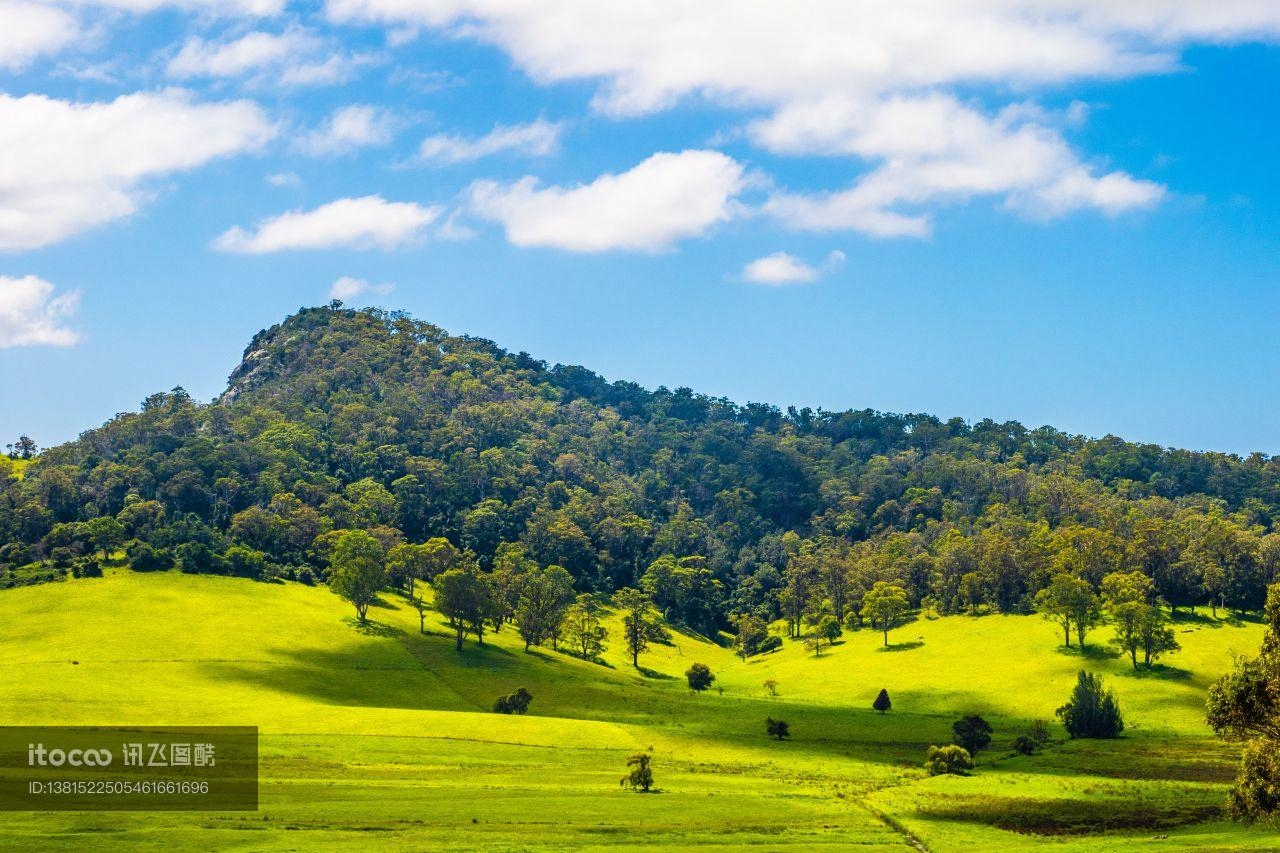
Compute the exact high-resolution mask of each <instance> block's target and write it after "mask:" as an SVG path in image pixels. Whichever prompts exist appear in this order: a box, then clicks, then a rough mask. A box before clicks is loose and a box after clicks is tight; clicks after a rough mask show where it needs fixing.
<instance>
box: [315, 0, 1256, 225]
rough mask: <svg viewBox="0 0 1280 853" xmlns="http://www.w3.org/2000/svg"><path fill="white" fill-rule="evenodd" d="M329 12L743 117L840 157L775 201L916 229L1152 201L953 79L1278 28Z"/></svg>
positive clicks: (1103, 70)
mask: <svg viewBox="0 0 1280 853" xmlns="http://www.w3.org/2000/svg"><path fill="white" fill-rule="evenodd" d="M327 14H328V16H329V17H330V19H331V20H333V21H336V22H365V23H367V22H378V23H383V24H385V25H387V26H388V27H391V28H400V27H417V28H425V29H432V30H436V31H438V32H442V33H444V34H445V35H447V36H451V37H465V38H471V39H475V40H478V41H481V42H485V43H488V44H492V45H495V46H497V47H499V48H500V49H502V50H503V51H505V52H506V53H507V54H508V55H509V56H510V57H511V58H512V60H513V61H514V63H515V64H516V65H517V66H518V67H520V68H521V69H523V70H524V71H525V72H526V73H527V74H528V75H529V76H530V77H531V78H533V79H534V80H535V81H537V82H539V83H541V84H550V83H557V82H565V81H594V82H596V83H598V84H599V89H598V92H597V95H596V98H595V101H594V105H595V107H596V109H597V110H598V111H600V112H602V113H604V114H606V115H610V116H615V117H620V116H633V115H641V114H645V113H652V112H655V111H659V110H663V109H667V108H669V107H671V106H672V105H673V104H675V103H677V102H678V101H680V100H681V99H686V98H690V97H701V98H705V99H707V100H710V101H712V102H715V103H718V104H722V105H727V106H731V107H735V108H744V109H747V110H751V111H755V112H757V113H758V114H759V116H760V117H759V119H758V120H757V121H754V122H752V124H751V126H750V128H749V131H750V133H749V135H750V138H751V139H752V140H753V141H754V142H756V144H758V145H761V146H763V147H765V148H768V149H770V150H772V151H775V152H779V153H783V154H787V155H792V156H812V155H815V154H825V155H833V156H840V157H845V158H848V160H849V161H850V164H851V165H850V179H851V181H852V182H851V184H850V185H849V186H848V187H847V188H845V189H843V190H839V191H830V190H829V191H827V192H821V193H814V194H807V195H788V194H780V195H779V196H778V198H776V199H775V200H774V202H773V203H772V205H771V209H772V211H773V212H775V213H777V214H778V215H781V216H785V217H787V218H788V219H789V220H790V222H791V224H793V225H795V226H796V227H803V228H819V229H825V228H851V229H857V230H861V231H864V232H867V233H870V234H875V235H911V236H923V235H926V234H928V233H929V230H930V227H931V216H930V214H931V213H932V211H933V210H934V209H936V208H937V207H938V206H939V205H943V204H947V203H955V202H962V201H964V200H967V199H970V198H974V197H989V198H991V199H993V200H995V201H996V202H998V203H1000V204H1003V205H1004V206H1005V207H1007V208H1009V209H1012V210H1016V211H1018V212H1020V213H1022V214H1024V215H1027V216H1031V217H1035V218H1048V217H1052V216H1060V215H1063V214H1065V213H1068V212H1071V211H1073V210H1079V209H1095V210H1100V211H1102V212H1104V213H1108V214H1114V213H1119V212H1122V211H1125V210H1130V209H1134V208H1141V207H1146V206H1149V205H1151V204H1154V203H1156V202H1158V201H1159V200H1160V198H1161V197H1162V196H1163V195H1164V189H1163V188H1162V187H1160V186H1159V185H1157V184H1154V183H1151V182H1147V181H1143V180H1140V179H1137V178H1134V177H1132V176H1130V175H1128V174H1126V173H1124V172H1121V171H1115V170H1108V169H1107V168H1106V167H1102V166H1096V165H1094V164H1092V163H1090V162H1088V160H1087V158H1085V157H1082V156H1081V155H1079V154H1078V153H1077V152H1076V151H1074V150H1073V148H1072V146H1071V145H1070V144H1069V143H1068V142H1067V141H1066V139H1065V137H1064V136H1063V133H1064V132H1065V129H1066V128H1068V127H1070V126H1071V125H1072V124H1073V123H1078V122H1080V121H1083V120H1084V118H1085V116H1086V111H1085V110H1083V109H1081V108H1078V107H1075V108H1072V109H1070V110H1068V111H1067V114H1066V115H1065V116H1064V117H1063V119H1062V120H1061V121H1059V120H1057V119H1055V118H1053V117H1046V116H1044V115H1042V114H1039V113H1038V111H1036V110H1035V109H1032V108H1030V107H1029V106H1028V105H1027V104H1019V103H1008V102H1007V100H1006V101H1004V102H1002V100H1003V99H1001V98H1000V96H999V95H998V94H987V95H985V96H984V97H985V102H983V103H977V104H969V103H962V102H960V101H959V99H958V98H957V95H956V93H957V92H958V91H960V90H965V91H983V92H987V93H999V92H1008V91H1021V92H1027V91H1030V90H1033V89H1034V88H1035V87H1037V86H1055V87H1060V86H1061V85H1063V84H1065V83H1069V82H1072V81H1079V80H1086V79H1107V78H1118V77H1129V76H1134V75H1141V74H1150V73H1163V72H1167V71H1170V70H1173V69H1175V68H1177V67H1179V63H1180V54H1181V52H1182V50H1183V49H1184V48H1185V47H1187V46H1189V45H1194V44H1203V43H1213V44H1224V43H1236V42H1242V41H1249V40H1262V41H1272V42H1274V41H1277V40H1280V3H1276V2H1274V0H1217V2H1213V3H1209V2H1204V0H1126V2H1117V0H950V2H939V0H793V2H788V3H779V2H776V0H700V2H696V3H690V2H686V0H648V2H645V3H630V4H621V5H620V4H615V3H599V2H591V0H502V2H499V0H428V1H427V2H414V0H328V3H327Z"/></svg>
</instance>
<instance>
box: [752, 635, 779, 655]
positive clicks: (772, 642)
mask: <svg viewBox="0 0 1280 853" xmlns="http://www.w3.org/2000/svg"><path fill="white" fill-rule="evenodd" d="M780 648H782V638H781V637H779V636H778V635H777V634H770V635H769V636H767V637H765V638H764V639H763V640H761V641H760V645H758V646H756V654H761V655H762V654H764V653H765V652H772V651H774V650H776V649H780Z"/></svg>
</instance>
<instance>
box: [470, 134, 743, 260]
mask: <svg viewBox="0 0 1280 853" xmlns="http://www.w3.org/2000/svg"><path fill="white" fill-rule="evenodd" d="M746 184H747V180H746V177H745V174H744V170H743V167H742V165H741V164H739V163H737V162H736V161H734V160H733V159H731V158H730V157H727V156H725V155H724V154H721V153H719V152H717V151H682V152H680V153H659V154H654V155H653V156H652V157H649V158H648V159H647V160H645V161H644V162H642V163H640V164H639V165H637V166H635V167H634V168H632V169H630V170H629V171H626V172H622V173H621V174H616V175H614V174H608V175H602V176H600V177H598V178H596V179H595V180H594V181H592V182H591V183H590V184H586V185H582V186H573V187H559V186H550V187H544V186H541V185H540V184H539V182H538V181H537V180H536V179H535V178H528V177H527V178H523V179H521V180H519V181H516V182H515V183H511V184H499V183H495V182H492V181H480V182H477V183H476V184H473V185H472V187H471V191H470V209H471V211H472V212H473V213H474V214H476V215H478V216H480V217H482V218H484V219H489V220H492V221H495V222H499V223H501V224H502V226H503V227H504V228H505V229H506V233H507V239H508V240H510V241H511V242H512V243H513V244H515V245H517V246H545V247H552V248H557V249H564V250H567V251H571V252H603V251H608V250H611V249H623V250H631V251H642V252H656V251H661V250H663V249H666V248H669V247H670V246H671V245H672V244H673V243H675V242H676V241H678V240H681V239H683V238H688V237H696V236H698V235H700V234H703V233H705V232H706V231H708V230H709V229H710V228H711V227H712V226H714V225H716V224H717V223H720V222H724V221H725V220H727V219H729V218H730V217H731V216H732V214H733V212H734V199H735V197H736V196H737V195H738V194H739V193H740V192H741V191H742V190H743V189H744V188H745V187H746Z"/></svg>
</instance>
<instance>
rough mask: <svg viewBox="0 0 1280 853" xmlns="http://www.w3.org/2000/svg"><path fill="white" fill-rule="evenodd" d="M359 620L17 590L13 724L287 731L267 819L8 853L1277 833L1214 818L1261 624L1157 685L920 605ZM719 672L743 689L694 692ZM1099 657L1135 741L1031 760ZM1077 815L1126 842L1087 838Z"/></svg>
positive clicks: (1214, 644) (179, 584) (1223, 838)
mask: <svg viewBox="0 0 1280 853" xmlns="http://www.w3.org/2000/svg"><path fill="white" fill-rule="evenodd" d="M348 614H349V608H348V607H347V606H346V605H345V604H343V603H342V602H341V601H340V600H339V599H337V598H336V597H335V596H333V595H332V594H331V593H329V592H328V591H327V590H325V589H323V588H314V587H306V586H302V585H300V584H294V583H287V584H286V583H274V584H263V583H254V582H250V581H245V580H239V579H234V578H220V577H199V576H195V577H193V576H188V575H182V574H178V573H161V574H137V573H130V572H126V571H110V572H109V573H108V576H107V577H105V578H102V579H84V580H77V581H74V582H66V583H58V584H47V585H44V586H39V587H30V588H25V589H16V590H9V591H6V592H5V593H3V594H0V624H7V625H11V626H13V625H20V626H23V629H22V630H21V631H16V632H10V634H9V636H8V638H7V639H6V642H5V646H4V655H3V659H0V695H3V696H4V697H5V701H4V702H3V703H2V704H0V724H24V723H47V722H49V721H50V720H57V721H58V722H60V723H67V724H74V723H83V724H121V723H136V724H144V723H150V724H181V723H189V724H195V723H200V724H216V723H225V724H248V725H258V726H260V727H261V729H262V731H263V736H264V740H263V756H264V757H263V787H262V800H263V809H262V814H261V815H259V816H255V817H254V819H253V821H252V822H251V823H252V826H250V825H249V824H247V823H246V822H245V821H244V820H243V819H242V818H241V817H239V816H235V815H216V814H196V815H151V816H147V817H146V818H145V820H139V819H138V818H137V817H136V816H129V815H117V814H72V815H52V814H51V815H33V814H25V815H23V814H8V815H0V849H13V850H26V849H31V845H32V841H33V839H34V838H37V837H39V838H40V839H41V842H42V847H43V849H66V850H86V849H95V848H96V847H97V846H100V845H105V844H110V845H111V846H113V847H119V846H120V845H121V844H131V845H134V846H138V847H152V846H156V847H159V846H166V847H174V846H177V847H192V846H199V847H202V848H203V849H209V848H210V847H217V848H219V849H253V850H262V849H310V848H312V847H317V848H319V847H327V848H332V847H333V846H334V845H342V844H344V843H345V844H353V843H355V842H356V841H357V840H363V841H368V840H369V836H368V833H369V832H376V833H377V839H376V840H377V843H378V845H379V846H380V847H381V848H382V849H423V848H429V849H440V850H467V849H476V848H477V847H480V846H484V847H485V848H486V849H498V850H501V849H512V850H516V849H530V848H531V846H534V845H535V842H534V839H535V838H536V844H537V845H541V846H542V848H543V849H548V850H566V849H575V850H577V849H581V850H590V849H608V848H615V847H616V848H622V847H635V846H639V845H646V846H649V847H650V848H651V849H689V848H696V849H703V850H719V849H725V850H728V849H735V848H740V847H741V846H742V845H750V844H762V845H764V846H766V847H767V848H768V849H771V850H788V849H795V850H800V849H809V848H814V847H818V848H821V847H830V848H831V849H849V848H850V847H851V846H852V847H857V848H859V849H899V850H905V849H908V848H907V846H906V839H905V837H904V836H903V835H902V834H901V832H900V831H899V830H900V828H901V827H907V828H909V829H910V831H911V832H912V833H913V834H914V835H915V836H916V837H918V838H920V839H922V840H924V841H925V842H926V843H928V844H929V845H930V849H933V850H937V851H944V850H959V849H965V848H971V847H972V845H973V844H979V845H980V846H981V847H982V849H990V850H995V849H1010V850H1018V849H1025V848H1026V846H1028V845H1032V844H1039V843H1042V842H1043V843H1050V842H1052V843H1053V845H1054V846H1055V848H1056V849H1067V850H1099V849H1108V848H1109V847H1114V848H1115V849H1126V847H1127V845H1129V844H1131V843H1132V842H1133V841H1134V839H1135V838H1139V837H1141V838H1144V839H1146V838H1149V837H1150V836H1151V834H1152V833H1153V832H1157V831H1158V832H1159V833H1160V834H1162V835H1168V836H1170V839H1171V840H1170V842H1169V844H1168V846H1167V847H1166V849H1191V848H1192V847H1194V846H1198V845H1202V844H1203V845H1206V846H1214V845H1219V846H1221V845H1228V844H1231V845H1239V848H1238V849H1246V848H1251V849H1267V846H1268V844H1269V843H1270V838H1269V836H1268V835H1267V834H1266V833H1263V832H1254V831H1250V830H1247V829H1244V828H1240V827H1235V826H1231V825H1229V824H1223V823H1219V822H1214V821H1211V822H1210V823H1207V824H1206V823H1202V822H1201V821H1203V819H1204V818H1205V817H1211V816H1212V815H1214V814H1216V811H1217V808H1218V806H1219V805H1220V804H1221V802H1222V801H1223V798H1224V797H1225V792H1226V787H1227V784H1228V783H1229V781H1230V779H1231V778H1232V776H1233V773H1234V762H1235V756H1234V754H1233V751H1232V750H1231V749H1230V748H1227V747H1224V746H1223V745H1221V744H1220V743H1218V742H1217V741H1215V740H1214V739H1213V738H1212V737H1211V736H1210V733H1209V731H1208V729H1207V728H1206V727H1205V725H1204V723H1203V719H1202V714H1203V710H1202V709H1203V701H1204V688H1205V685H1206V684H1207V683H1208V682H1209V681H1210V680H1211V679H1212V678H1214V677H1215V676H1216V675H1218V674H1220V673H1221V672H1223V671H1225V669H1226V668H1227V667H1228V666H1229V665H1230V660H1231V654H1232V653H1233V651H1235V650H1238V649H1248V648H1253V647H1255V646H1256V644H1257V642H1258V639H1259V637H1260V634H1261V629H1260V627H1259V626H1258V625H1256V624H1253V623H1250V622H1242V623H1241V622H1234V621H1224V620H1211V619H1209V618H1207V617H1203V616H1201V617H1197V618H1196V619H1194V620H1188V621H1184V622H1183V623H1181V624H1180V626H1179V630H1180V635H1179V636H1180V639H1181V642H1182V645H1183V650H1182V651H1181V652H1179V653H1178V654H1176V655H1174V656H1173V657H1171V658H1170V659H1169V665H1168V666H1167V667H1164V668H1160V669H1158V670H1155V671H1153V672H1151V673H1149V674H1142V673H1138V674H1135V673H1134V672H1133V671H1132V669H1131V668H1130V667H1129V666H1128V665H1127V663H1125V662H1124V661H1122V660H1118V659H1115V658H1112V657H1108V656H1105V655H1104V656H1093V657H1090V658H1087V659H1083V660H1082V659H1081V658H1080V657H1079V656H1078V655H1077V654H1066V653H1063V652H1061V651H1057V650H1055V642H1056V634H1055V631H1054V630H1053V626H1051V625H1048V624H1046V623H1044V622H1043V621H1042V620H1040V619H1038V618H1036V617H1023V616H988V617H983V618H977V619H974V618H970V617H944V618H940V619H923V620H918V621H915V622H912V623H910V624H908V625H906V626H904V627H903V628H901V629H899V631H898V632H896V633H895V634H893V635H891V638H892V639H893V640H894V644H893V646H892V647H891V649H890V650H889V651H884V650H882V647H881V638H880V636H879V634H877V633H874V632H870V631H860V632H847V633H846V634H845V636H844V637H843V638H842V640H843V641H842V642H841V643H839V644H838V645H836V646H834V647H832V648H831V649H830V651H828V652H825V653H824V654H823V655H822V656H821V657H818V658H815V657H813V656H812V655H811V654H810V653H809V652H808V651H807V650H806V649H805V647H804V645H803V644H802V643H799V642H787V643H785V645H784V647H783V649H781V650H780V651H778V652H775V653H772V654H769V655H764V656H760V657H756V658H751V659H749V660H748V661H746V662H743V661H741V660H739V659H738V658H736V657H734V656H733V655H732V654H731V652H729V651H728V650H727V649H723V648H720V647H719V646H716V645H714V644H711V643H708V642H706V641H705V640H702V639H700V638H698V637H696V636H692V635H686V634H681V633H676V634H675V635H674V642H673V644H672V645H670V646H658V647H655V649H654V650H653V652H651V653H647V654H645V655H644V656H642V658H641V663H642V665H643V666H644V667H645V671H646V673H647V674H641V673H637V672H636V671H635V670H634V669H632V668H630V666H629V662H628V661H627V660H626V658H625V655H624V654H623V652H622V651H621V650H620V649H619V648H617V644H616V641H615V642H614V643H613V645H612V647H611V648H610V649H609V651H608V652H607V653H606V655H605V659H604V665H601V664H592V663H586V662H583V661H579V660H577V659H574V658H572V657H569V656H568V655H565V654H562V653H557V652H554V651H551V650H549V649H541V650H534V651H533V652H528V653H527V652H525V651H524V650H523V644H522V643H521V642H520V641H519V639H518V638H517V637H516V636H515V635H514V634H513V633H512V632H511V631H510V629H508V630H505V631H503V632H501V633H499V634H497V635H494V636H492V638H491V640H490V641H487V642H486V644H485V646H484V647H479V646H477V645H475V644H474V642H468V643H467V644H466V646H465V647H464V650H463V651H462V652H461V653H459V652H456V651H454V648H453V642H452V639H451V637H450V636H449V631H448V628H447V627H446V626H445V625H444V624H443V623H442V622H441V621H439V618H438V616H436V615H435V614H429V617H428V620H427V628H428V632H429V633H428V635H426V636H420V635H419V634H418V616H417V613H416V612H414V611H413V610H412V609H410V608H408V607H407V606H406V605H405V604H404V602H403V601H402V600H400V599H398V597H395V596H391V595H386V596H384V597H383V601H382V604H381V605H380V606H378V607H375V608H374V609H373V610H372V611H371V616H372V622H371V624H370V626H368V627H366V628H361V627H360V626H358V625H357V624H356V623H355V622H354V620H353V619H352V618H351V617H350V616H349V615H348ZM610 627H611V629H612V630H613V633H614V635H615V636H616V634H617V625H616V623H614V622H612V621H611V622H610ZM996 649H998V650H1000V654H998V655H997V654H993V653H992V652H993V650H996ZM693 661H701V662H705V663H708V664H709V665H710V666H711V667H712V669H713V670H714V671H715V673H716V675H717V682H716V684H717V686H718V687H719V688H722V690H723V692H720V691H718V690H712V691H710V692H708V693H706V694H703V695H693V694H691V693H690V692H689V691H688V689H687V688H686V687H685V685H684V680H683V676H682V673H683V672H684V670H685V669H686V668H687V667H688V666H689V664H690V663H691V662H693ZM1082 665H1084V666H1087V667H1088V668H1090V669H1093V670H1096V671H1099V672H1101V673H1104V674H1105V675H1106V676H1107V678H1108V681H1109V683H1110V684H1111V685H1112V686H1114V687H1115V689H1116V692H1117V694H1118V695H1119V697H1120V700H1121V702H1122V705H1123V706H1124V708H1125V711H1126V714H1127V716H1128V719H1129V721H1130V730H1129V733H1128V736H1127V737H1126V738H1124V739H1122V740H1120V741H1115V742H1111V743H1107V744H1102V745H1095V744H1090V743H1087V742H1060V743H1058V744H1056V745H1055V746H1053V747H1052V748H1051V749H1050V750H1049V751H1047V752H1046V753H1044V754H1042V755H1039V756H1035V757H1032V758H1010V757H1008V752H1007V750H1006V749H1005V744H1006V743H1007V740H1008V739H1010V738H1011V737H1012V736H1013V735H1014V734H1015V733H1017V732H1018V731H1020V730H1021V727H1023V726H1025V724H1026V723H1027V722H1029V721H1030V720H1031V719H1033V718H1035V717H1044V718H1049V717H1051V716H1052V712H1053V708H1054V707H1056V706H1057V705H1058V704H1060V703H1061V701H1062V699H1063V697H1065V695H1066V693H1067V692H1068V690H1069V688H1070V684H1071V682H1072V680H1073V678H1074V673H1075V671H1076V670H1077V669H1078V668H1079V667H1080V666H1082ZM770 678H771V679H775V680H776V681H777V682H778V687H777V690H778V695H777V696H771V695H770V693H769V691H768V690H767V689H766V688H765V687H764V686H763V682H764V681H765V680H766V679H770ZM517 686H526V687H527V688H528V689H529V690H530V691H531V692H532V693H533V695H534V703H533V706H532V707H531V709H530V714H529V715H528V716H525V717H508V716H503V715H497V714H493V713H491V712H489V706H490V705H491V703H492V701H493V699H494V698H495V697H496V696H498V695H500V694H503V693H507V692H510V691H511V690H513V689H514V688H515V687H517ZM881 687H885V688H887V689H888V690H889V692H890V694H891V696H892V698H893V703H894V707H893V710H892V712H891V713H889V714H887V715H884V716H881V715H879V714H876V713H874V712H872V711H871V709H870V702H871V699H872V698H873V697H874V695H875V693H876V692H877V691H878V690H879V689H880V688H881ZM970 712H978V713H982V714H983V715H984V716H986V717H987V718H988V719H989V720H990V721H991V722H992V724H993V726H994V727H995V729H996V744H995V746H994V747H993V749H992V750H991V751H990V752H989V753H987V754H984V756H983V759H982V762H981V765H980V767H979V771H978V773H977V774H976V775H975V776H973V777H971V778H968V779H948V780H927V779H924V778H923V773H922V772H921V771H920V770H919V769H918V768H919V766H920V761H921V758H922V754H923V751H924V748H925V746H926V744H928V743H930V742H945V741H946V740H948V739H949V728H950V723H951V721H952V720H953V719H954V718H956V717H957V716H959V715H960V714H961V713H970ZM766 716H775V717H782V718H785V719H787V720H788V721H789V722H790V723H791V726H792V731H793V737H792V739H791V740H790V741H787V742H783V743H778V742H776V741H772V740H770V739H768V738H766V737H765V735H764V726H763V721H764V718H765V717H766ZM1055 731H1056V733H1057V734H1056V736H1057V737H1058V738H1061V731H1060V730H1058V729H1057V728H1056V727H1055ZM650 748H652V749H653V755H654V763H655V773H656V775H657V778H658V784H659V787H660V788H661V789H662V793H661V794H659V795H656V796H651V797H644V796H638V795H633V794H628V793H626V792H624V791H622V790H620V789H619V788H618V784H617V780H618V777H619V776H621V775H622V769H623V764H624V759H625V757H626V755H627V754H629V753H631V752H633V751H636V750H638V749H650ZM1011 783H1016V785H1011ZM1073 810H1074V811H1075V812H1076V813H1079V812H1081V810H1083V813H1085V814H1088V815H1089V816H1090V820H1092V821H1095V822H1096V825H1097V826H1107V825H1108V824H1107V822H1106V820H1107V819H1109V818H1110V819H1114V820H1113V824H1112V825H1114V826H1115V827H1116V828H1118V829H1124V828H1126V827H1127V832H1122V833H1121V834H1120V835H1103V836H1097V835H1092V836H1091V835H1084V836H1081V835H1077V834H1073V833H1078V832H1079V831H1080V830H1079V829H1078V828H1077V829H1074V830H1072V829H1070V827H1069V826H1067V825H1066V824H1065V823H1064V822H1063V821H1064V820H1066V819H1069V818H1070V816H1071V815H1072V814H1073ZM1046 812H1047V813H1048V815H1049V817H1047V818H1046V817H1045V814H1046ZM881 815H890V816H892V817H893V819H894V821H895V823H893V824H891V823H887V822H885V820H883V819H882V817H881ZM1010 815H1014V816H1017V815H1022V816H1023V817H1024V818H1025V819H1026V820H1027V821H1029V822H1032V823H1034V822H1035V821H1040V823H1038V824H1036V826H1037V827H1038V832H1039V834H1037V833H1031V834H1025V833H1024V834H1019V833H1016V832H1011V831H1008V830H1005V829H1001V828H999V825H1000V821H1002V820H1007V819H1008V817H1009V816H1010ZM1054 815H1058V816H1059V817H1054ZM1063 816H1065V817H1063ZM895 826H896V827H898V828H895ZM1063 832H1067V833H1068V834H1067V835H1061V834H1060V833H1063ZM534 833H536V835H535V834H534Z"/></svg>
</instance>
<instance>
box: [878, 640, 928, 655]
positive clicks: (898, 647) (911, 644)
mask: <svg viewBox="0 0 1280 853" xmlns="http://www.w3.org/2000/svg"><path fill="white" fill-rule="evenodd" d="M923 645H924V640H907V641H906V642H905V643H890V644H889V645H887V646H881V647H880V648H878V649H876V651H877V652H909V651H911V650H912V649H918V648H920V647H921V646H923Z"/></svg>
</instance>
